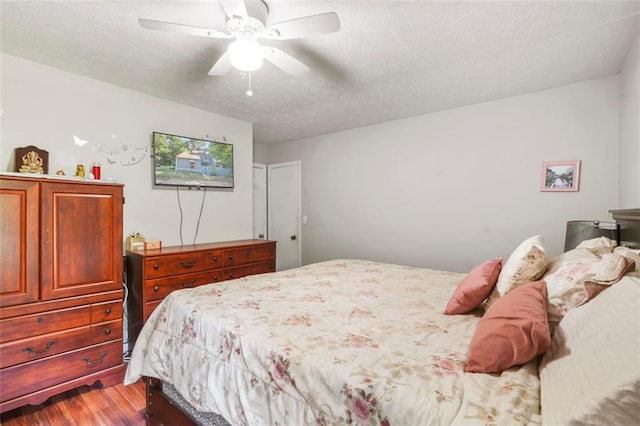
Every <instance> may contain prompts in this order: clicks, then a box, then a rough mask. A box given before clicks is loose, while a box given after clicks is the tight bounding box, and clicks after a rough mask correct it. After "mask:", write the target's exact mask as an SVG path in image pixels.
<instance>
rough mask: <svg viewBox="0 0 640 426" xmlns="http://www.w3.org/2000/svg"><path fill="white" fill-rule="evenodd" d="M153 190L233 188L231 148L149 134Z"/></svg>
mask: <svg viewBox="0 0 640 426" xmlns="http://www.w3.org/2000/svg"><path fill="white" fill-rule="evenodd" d="M152 138H153V139H152V142H151V151H152V157H151V158H152V162H153V163H152V164H153V185H154V187H166V186H170V187H179V186H183V187H188V188H192V189H200V188H233V145H232V144H230V143H225V142H215V141H208V140H204V139H196V138H190V137H187V136H177V135H171V134H168V133H160V132H153V136H152Z"/></svg>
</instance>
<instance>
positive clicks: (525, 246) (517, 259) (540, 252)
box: [496, 235, 547, 296]
mask: <svg viewBox="0 0 640 426" xmlns="http://www.w3.org/2000/svg"><path fill="white" fill-rule="evenodd" d="M543 243H544V241H543V239H542V236H541V235H536V236H533V237H529V238H527V239H526V240H524V241H523V242H522V243H520V245H519V246H518V247H516V249H515V250H514V251H513V253H511V255H510V256H509V259H507V263H505V264H504V265H503V266H502V271H501V272H500V276H499V277H498V283H497V284H496V289H497V292H498V294H499V296H504V295H505V294H507V293H508V292H509V291H511V290H513V289H514V288H516V287H518V286H520V285H523V284H526V283H530V282H532V281H536V280H537V279H538V278H540V277H541V276H542V274H544V271H545V269H546V267H547V259H546V256H545V253H544V247H543Z"/></svg>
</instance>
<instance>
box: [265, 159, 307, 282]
mask: <svg viewBox="0 0 640 426" xmlns="http://www.w3.org/2000/svg"><path fill="white" fill-rule="evenodd" d="M267 176H268V181H269V183H268V185H267V199H268V202H267V211H268V213H267V222H268V225H267V229H268V231H269V232H268V235H269V239H270V240H274V241H277V242H278V246H277V247H278V249H277V257H276V270H277V271H283V270H285V269H291V268H297V267H298V266H300V264H301V263H300V258H301V247H302V236H301V235H300V233H301V229H302V228H301V223H300V220H301V214H300V210H301V198H302V196H301V192H300V191H301V185H300V161H292V162H289V163H280V164H269V166H268V173H267Z"/></svg>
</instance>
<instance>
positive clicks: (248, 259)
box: [224, 243, 276, 268]
mask: <svg viewBox="0 0 640 426" xmlns="http://www.w3.org/2000/svg"><path fill="white" fill-rule="evenodd" d="M275 258H276V245H275V243H273V244H263V245H259V246H252V247H244V248H237V249H231V250H225V251H224V266H225V268H227V267H229V266H236V265H244V264H247V263H254V262H263V261H267V260H275Z"/></svg>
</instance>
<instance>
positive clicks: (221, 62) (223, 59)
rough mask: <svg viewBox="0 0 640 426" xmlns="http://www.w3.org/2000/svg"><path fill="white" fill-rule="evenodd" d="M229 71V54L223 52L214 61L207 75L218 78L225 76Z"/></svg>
mask: <svg viewBox="0 0 640 426" xmlns="http://www.w3.org/2000/svg"><path fill="white" fill-rule="evenodd" d="M229 70H231V61H230V60H229V52H224V54H223V55H222V56H220V58H219V59H218V60H217V61H216V63H215V64H214V65H213V67H211V69H210V70H209V75H211V76H214V77H219V76H221V75H225V74H226V73H228V72H229Z"/></svg>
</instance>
